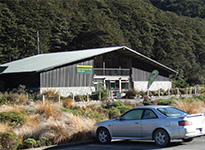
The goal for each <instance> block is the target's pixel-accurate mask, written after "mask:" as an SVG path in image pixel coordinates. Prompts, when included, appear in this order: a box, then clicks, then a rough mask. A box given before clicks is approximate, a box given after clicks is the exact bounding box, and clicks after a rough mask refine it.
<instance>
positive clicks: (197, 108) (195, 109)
mask: <svg viewBox="0 0 205 150" xmlns="http://www.w3.org/2000/svg"><path fill="white" fill-rule="evenodd" d="M173 106H174V107H175V108H177V109H180V110H183V111H185V112H187V113H190V114H196V113H205V103H204V102H203V101H192V102H191V101H186V100H179V101H177V102H176V103H175V104H173Z"/></svg>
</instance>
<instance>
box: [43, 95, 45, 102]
mask: <svg viewBox="0 0 205 150" xmlns="http://www.w3.org/2000/svg"><path fill="white" fill-rule="evenodd" d="M43 103H45V96H44V95H43Z"/></svg>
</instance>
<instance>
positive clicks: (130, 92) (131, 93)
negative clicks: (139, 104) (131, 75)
mask: <svg viewBox="0 0 205 150" xmlns="http://www.w3.org/2000/svg"><path fill="white" fill-rule="evenodd" d="M138 93H139V92H138V91H137V90H136V89H134V88H133V89H129V90H128V91H127V92H126V95H125V97H126V98H130V99H133V98H134V97H135V96H136V95H137V94H138Z"/></svg>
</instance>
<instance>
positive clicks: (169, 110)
mask: <svg viewBox="0 0 205 150" xmlns="http://www.w3.org/2000/svg"><path fill="white" fill-rule="evenodd" d="M157 110H158V111H159V112H161V113H162V114H164V115H165V116H167V117H185V116H187V115H189V114H188V113H186V112H183V111H181V110H179V109H176V108H174V107H162V108H158V109H157Z"/></svg>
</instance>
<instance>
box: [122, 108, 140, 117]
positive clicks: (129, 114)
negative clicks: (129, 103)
mask: <svg viewBox="0 0 205 150" xmlns="http://www.w3.org/2000/svg"><path fill="white" fill-rule="evenodd" d="M142 113H143V110H142V109H134V110H131V111H129V112H127V113H126V114H124V115H123V116H122V117H121V120H138V119H141V117H142Z"/></svg>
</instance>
